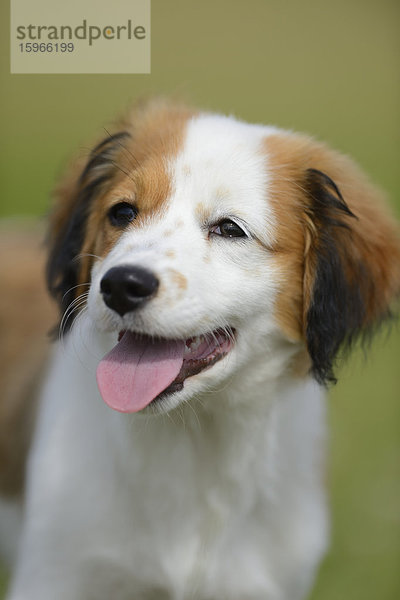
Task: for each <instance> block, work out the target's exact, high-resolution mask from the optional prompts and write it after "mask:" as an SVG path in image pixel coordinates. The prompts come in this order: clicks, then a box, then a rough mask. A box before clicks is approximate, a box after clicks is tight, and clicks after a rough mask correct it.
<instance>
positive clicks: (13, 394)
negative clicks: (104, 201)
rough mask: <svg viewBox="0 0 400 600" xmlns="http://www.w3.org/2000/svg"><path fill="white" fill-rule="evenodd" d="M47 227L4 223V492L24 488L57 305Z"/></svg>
mask: <svg viewBox="0 0 400 600" xmlns="http://www.w3.org/2000/svg"><path fill="white" fill-rule="evenodd" d="M42 235H43V234H42V231H41V230H40V231H39V230H38V231H36V230H35V229H34V230H32V228H31V227H28V229H27V230H26V231H25V229H24V228H23V227H21V229H18V230H16V229H15V228H14V227H13V228H11V229H10V228H7V229H4V225H3V227H2V231H1V236H0V256H1V257H2V260H1V263H0V281H1V282H2V293H1V294H0V328H1V346H0V364H1V366H2V374H1V377H0V491H1V493H3V494H5V495H9V496H11V495H16V494H19V493H20V492H21V491H22V487H23V482H24V475H25V461H26V456H27V452H28V448H29V443H30V438H31V435H32V430H33V426H34V420H35V413H36V397H37V395H36V392H37V386H38V384H39V382H40V376H41V373H42V370H43V364H44V361H45V359H46V357H47V355H48V352H49V349H50V342H49V339H48V332H49V330H50V327H51V326H52V325H53V324H54V320H55V315H56V307H55V305H54V304H53V303H52V302H51V301H50V299H49V297H48V294H47V292H46V289H45V285H44V262H45V256H44V251H43V249H42V247H41V240H42Z"/></svg>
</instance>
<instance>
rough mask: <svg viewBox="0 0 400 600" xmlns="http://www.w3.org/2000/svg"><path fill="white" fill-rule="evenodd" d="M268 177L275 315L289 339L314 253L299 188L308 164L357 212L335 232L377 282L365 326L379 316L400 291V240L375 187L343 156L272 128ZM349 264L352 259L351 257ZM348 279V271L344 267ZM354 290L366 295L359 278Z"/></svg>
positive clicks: (300, 321)
mask: <svg viewBox="0 0 400 600" xmlns="http://www.w3.org/2000/svg"><path fill="white" fill-rule="evenodd" d="M265 149H266V152H267V156H268V174H269V177H270V184H269V187H268V198H269V200H270V202H271V205H272V208H273V210H274V213H275V215H276V220H277V223H278V230H277V232H276V239H277V243H276V246H275V248H274V250H275V252H276V257H277V264H278V266H279V267H280V270H281V274H282V282H281V292H280V294H279V297H278V300H277V305H276V314H277V319H278V321H279V322H280V324H281V326H282V328H283V330H284V331H286V333H287V335H288V336H289V338H291V339H293V340H298V339H300V338H302V337H303V338H304V336H305V327H306V314H307V311H308V307H309V305H310V301H311V297H312V290H313V285H314V280H315V275H316V273H315V269H316V264H317V253H318V236H319V232H318V231H317V229H316V224H315V223H314V221H313V219H312V218H311V215H310V207H309V202H310V200H309V198H307V195H306V194H305V191H304V182H305V173H306V171H307V169H310V168H311V169H317V170H319V171H322V172H323V173H325V174H326V175H328V176H329V177H330V178H331V179H332V180H333V181H334V182H335V183H336V185H337V186H338V188H339V190H340V191H341V193H342V195H343V197H344V200H345V202H346V204H347V205H348V207H349V208H350V210H351V211H352V212H353V213H354V214H355V215H356V217H357V219H352V218H351V217H344V220H346V219H347V220H348V223H349V226H350V227H351V231H352V233H351V235H348V233H347V232H348V230H345V229H343V228H340V227H337V228H335V236H337V243H338V246H339V247H340V248H342V251H343V253H344V255H345V254H346V253H347V255H349V254H351V255H352V258H353V259H354V260H353V261H352V262H353V263H354V264H356V263H357V261H358V263H359V262H361V263H362V264H363V265H365V268H366V269H368V270H369V273H370V276H371V278H372V280H373V281H374V282H375V290H376V292H375V293H374V294H371V293H370V290H369V292H368V297H364V302H365V305H366V308H367V313H366V323H365V325H368V324H370V323H372V322H373V321H374V320H375V319H377V318H379V316H380V315H381V313H383V312H384V311H385V310H386V309H387V307H388V305H389V303H390V302H391V300H392V299H393V297H394V296H395V295H396V294H397V293H398V292H399V291H400V242H399V234H398V230H397V228H396V226H395V224H394V221H393V219H392V218H391V216H390V215H389V214H388V212H387V209H386V207H385V205H384V203H383V201H382V198H381V194H380V193H379V192H378V191H377V190H376V189H375V188H374V187H373V186H372V185H371V183H370V182H368V180H367V179H366V178H365V176H364V175H363V174H362V173H361V172H360V170H359V169H358V168H357V167H356V166H355V165H354V164H353V163H352V162H351V161H350V160H349V159H348V158H346V157H344V156H341V155H340V154H338V153H336V152H334V151H331V150H329V149H328V148H327V147H326V146H324V145H323V144H320V143H317V142H315V141H314V140H312V139H311V138H308V137H306V136H301V135H295V134H285V133H282V134H277V135H273V136H270V137H268V138H267V139H266V140H265ZM349 264H351V263H350V261H349ZM346 277H347V279H348V280H349V281H351V280H352V277H354V273H352V272H346ZM359 285H360V293H361V294H364V296H367V290H366V289H363V287H362V286H363V283H362V282H359Z"/></svg>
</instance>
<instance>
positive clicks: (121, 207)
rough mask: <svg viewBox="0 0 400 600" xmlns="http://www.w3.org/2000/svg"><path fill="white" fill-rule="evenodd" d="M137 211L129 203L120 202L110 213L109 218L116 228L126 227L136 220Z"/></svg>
mask: <svg viewBox="0 0 400 600" xmlns="http://www.w3.org/2000/svg"><path fill="white" fill-rule="evenodd" d="M137 214H138V211H137V209H136V208H135V207H134V206H133V205H132V204H129V202H118V204H114V206H112V207H111V208H110V210H109V211H108V218H109V221H110V223H111V225H113V226H114V227H126V225H128V224H129V223H132V221H134V219H136V217H137Z"/></svg>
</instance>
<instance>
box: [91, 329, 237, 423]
mask: <svg viewBox="0 0 400 600" xmlns="http://www.w3.org/2000/svg"><path fill="white" fill-rule="evenodd" d="M234 339H235V332H234V330H231V329H230V330H225V329H216V330H215V331H213V332H211V333H207V334H203V335H199V336H195V337H190V338H188V339H186V340H169V339H163V338H152V337H149V336H147V335H142V334H137V333H134V332H132V331H121V332H120V334H119V339H118V343H117V345H116V346H114V348H113V349H112V350H111V351H110V352H109V353H108V354H107V355H106V356H105V357H104V358H103V359H102V360H101V361H100V363H99V366H98V367H97V384H98V387H99V390H100V393H101V395H102V398H103V400H104V401H105V402H106V404H108V406H110V407H111V408H113V409H115V410H118V411H119V412H124V413H130V412H138V411H140V410H142V409H143V408H145V407H146V406H148V405H149V404H151V403H152V402H156V401H158V400H161V399H163V398H164V397H166V396H168V395H169V394H173V393H174V392H178V391H180V390H182V389H183V387H184V384H185V381H186V379H187V378H188V377H192V376H193V375H197V374H198V373H200V372H201V371H204V370H205V369H208V368H210V367H211V366H213V365H214V364H215V363H217V362H218V361H220V360H221V359H222V358H224V357H225V356H226V355H227V354H228V353H229V351H230V350H231V349H232V347H233V344H234Z"/></svg>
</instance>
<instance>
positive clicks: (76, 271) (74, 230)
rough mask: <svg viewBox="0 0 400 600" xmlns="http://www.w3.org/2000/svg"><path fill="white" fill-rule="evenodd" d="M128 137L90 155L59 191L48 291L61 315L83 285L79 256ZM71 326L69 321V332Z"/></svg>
mask: <svg viewBox="0 0 400 600" xmlns="http://www.w3.org/2000/svg"><path fill="white" fill-rule="evenodd" d="M128 136H129V134H128V133H127V132H125V131H123V132H119V133H116V134H114V135H110V136H108V137H107V138H106V139H104V140H103V141H102V142H101V143H100V144H98V145H97V146H96V147H95V148H94V149H93V150H92V151H91V153H90V156H89V160H88V161H87V163H86V164H85V165H84V166H83V169H82V167H80V168H76V167H75V171H74V172H73V173H72V176H71V175H70V177H69V180H68V182H67V183H66V184H64V186H63V187H61V188H60V190H59V193H58V198H57V202H56V206H55V210H54V212H53V215H52V219H51V223H50V231H49V258H48V262H47V271H46V276H47V285H48V289H49V291H50V294H51V295H52V296H53V297H54V298H55V299H56V300H57V301H58V303H59V306H60V310H61V314H64V313H65V311H67V310H68V307H70V306H71V303H72V302H73V300H74V299H75V298H76V297H77V295H78V288H79V287H80V285H82V284H83V283H84V281H83V279H84V278H82V272H81V271H82V261H81V257H80V253H81V251H82V246H83V243H84V239H85V232H86V226H87V220H88V217H89V214H90V210H91V208H92V205H93V202H95V200H96V196H98V194H99V193H100V191H101V190H103V189H104V187H105V186H106V185H107V184H108V183H109V182H110V180H111V178H112V176H113V174H114V172H115V159H116V156H117V154H118V151H119V150H120V149H121V147H122V145H121V142H122V140H123V139H124V138H126V137H128ZM87 276H88V274H87ZM85 283H86V282H85ZM85 291H87V290H85ZM70 322H71V321H68V319H67V320H66V324H65V329H66V330H67V329H68V326H69V324H70Z"/></svg>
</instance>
